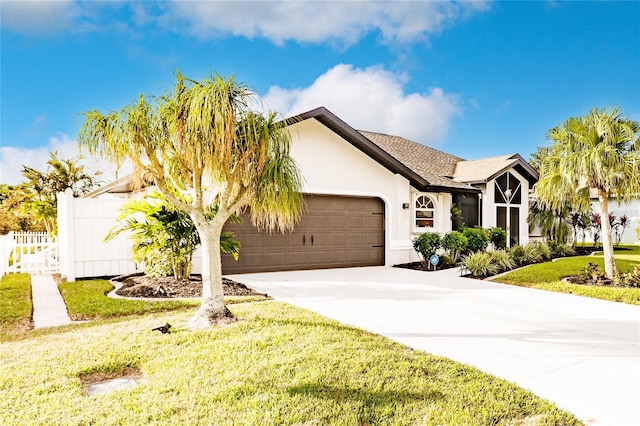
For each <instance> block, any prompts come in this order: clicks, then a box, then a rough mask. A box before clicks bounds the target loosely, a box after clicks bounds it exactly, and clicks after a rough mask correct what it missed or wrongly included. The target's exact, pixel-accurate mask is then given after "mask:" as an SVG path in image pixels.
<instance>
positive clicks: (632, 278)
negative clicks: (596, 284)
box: [614, 265, 640, 288]
mask: <svg viewBox="0 0 640 426" xmlns="http://www.w3.org/2000/svg"><path fill="white" fill-rule="evenodd" d="M614 282H615V283H616V285H620V286H624V287H635V288H639V287H640V265H637V266H636V267H635V269H634V270H633V272H629V273H626V274H619V275H618V276H617V277H616V279H615V280H614Z"/></svg>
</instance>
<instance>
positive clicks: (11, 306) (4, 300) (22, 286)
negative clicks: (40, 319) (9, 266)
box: [0, 274, 31, 341]
mask: <svg viewBox="0 0 640 426" xmlns="http://www.w3.org/2000/svg"><path fill="white" fill-rule="evenodd" d="M30 328H31V277H30V276H29V275H27V274H8V275H5V276H4V277H2V280H1V281H0V341H2V340H6V339H9V338H10V337H12V336H15V335H17V334H20V333H22V332H24V331H26V330H28V329H30Z"/></svg>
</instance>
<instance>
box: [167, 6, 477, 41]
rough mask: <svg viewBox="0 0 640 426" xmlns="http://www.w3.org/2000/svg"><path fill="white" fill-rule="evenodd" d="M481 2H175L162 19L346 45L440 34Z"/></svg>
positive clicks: (199, 31)
mask: <svg viewBox="0 0 640 426" xmlns="http://www.w3.org/2000/svg"><path fill="white" fill-rule="evenodd" d="M488 7H489V3H488V2H484V1H478V2H469V1H460V2H458V1H268V2H267V1H257V2H244V1H240V2H237V1H234V2H231V1H179V0H175V1H173V2H172V3H170V7H168V8H167V9H168V10H167V13H166V14H165V15H164V16H163V21H164V22H165V23H166V22H171V25H174V26H179V27H180V29H181V30H185V26H184V25H181V24H178V22H180V21H186V22H187V23H188V25H189V28H188V29H187V30H188V31H190V32H191V33H192V34H194V35H196V36H198V37H201V38H208V37H212V36H214V37H215V36H222V35H228V34H231V35H235V36H244V37H247V38H255V37H264V38H267V39H269V40H271V41H273V42H274V43H277V44H281V43H283V42H284V41H286V40H295V41H299V42H311V43H319V42H324V41H334V42H339V43H340V44H341V45H345V46H348V45H351V44H353V43H355V42H357V41H358V40H359V39H360V38H362V37H363V36H365V35H366V34H367V33H369V32H371V31H374V30H380V32H381V34H382V37H383V39H384V40H385V41H386V42H389V43H391V42H407V41H412V40H420V39H424V38H426V36H427V35H428V34H429V33H434V32H439V31H441V30H442V29H443V28H444V27H445V26H447V25H449V24H451V23H452V22H453V21H455V20H456V19H458V18H460V17H465V16H468V15H470V14H473V13H476V12H478V11H483V10H486V9H488Z"/></svg>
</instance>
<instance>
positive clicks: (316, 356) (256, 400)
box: [0, 302, 580, 425]
mask: <svg viewBox="0 0 640 426" xmlns="http://www.w3.org/2000/svg"><path fill="white" fill-rule="evenodd" d="M231 309H232V310H233V312H234V314H236V315H237V316H238V317H239V318H240V321H239V322H237V323H235V324H232V325H230V326H226V327H222V328H215V329H212V330H206V331H198V332H190V331H187V330H186V329H185V327H186V323H187V321H188V319H189V317H190V316H191V315H192V314H193V312H192V310H188V311H187V310H184V311H174V312H164V313H153V314H146V315H144V316H140V317H138V318H130V319H128V320H126V321H123V320H119V321H117V322H107V323H100V324H95V325H89V324H85V325H84V326H82V327H78V326H72V327H61V328H58V329H55V331H53V330H52V331H51V332H49V333H47V334H46V335H37V334H36V335H34V336H33V337H30V338H27V339H24V340H21V341H12V342H5V343H3V344H1V345H0V358H1V359H2V360H3V362H2V365H1V366H0V368H1V369H2V374H0V392H1V393H2V398H0V424H7V425H11V424H75V425H80V424H101V425H115V424H119V425H139V424H152V425H153V424H215V425H284V424H287V425H293V424H297V425H393V424H395V425H410V424H438V425H462V424H477V425H480V424H482V425H489V424H491V425H519V424H527V425H529V424H532V425H533V424H544V425H574V424H580V422H579V421H578V420H577V419H576V418H575V417H574V416H572V415H571V414H568V413H566V412H563V411H560V410H559V409H557V408H556V407H555V406H553V405H552V404H551V403H548V402H546V401H544V400H541V399H540V398H537V397H536V396H534V395H533V394H531V393H529V392H528V391H525V390H523V389H520V388H518V387H517V386H515V385H513V384H510V383H508V382H506V381H504V380H502V379H499V378H496V377H493V376H489V375H487V374H484V373H482V372H480V371H478V370H476V369H475V368H472V367H468V366H465V365H462V364H460V363H456V362H454V361H450V360H448V359H445V358H442V357H436V356H432V355H428V354H426V353H423V352H420V351H417V350H412V349H409V348H407V347H405V346H403V345H400V344H398V343H394V342H392V341H390V340H389V339H386V338H384V337H382V336H378V335H373V334H370V333H367V332H364V331H361V330H358V329H355V328H351V327H347V326H344V325H341V324H339V323H338V322H336V321H331V320H327V319H325V318H323V317H321V316H319V315H317V314H314V313H311V312H308V311H305V310H301V309H298V308H294V307H292V306H289V305H286V304H284V303H279V302H261V303H251V304H243V305H233V306H231ZM165 321H168V322H169V323H171V324H173V328H172V331H173V333H171V334H160V333H157V332H153V331H151V328H152V327H154V326H157V325H159V324H163V323H164V322H165ZM126 369H129V370H131V369H139V370H140V371H141V373H142V374H143V375H144V378H143V380H142V382H141V383H140V384H139V386H138V387H136V388H133V389H129V390H120V391H115V392H113V393H109V394H104V395H100V396H87V394H86V393H85V391H84V390H83V387H82V382H81V379H80V377H81V376H84V375H87V374H92V373H117V372H118V371H120V370H126Z"/></svg>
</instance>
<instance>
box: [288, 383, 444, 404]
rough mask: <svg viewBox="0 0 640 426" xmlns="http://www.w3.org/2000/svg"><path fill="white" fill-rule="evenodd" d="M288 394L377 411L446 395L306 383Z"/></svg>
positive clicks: (292, 388)
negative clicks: (348, 403) (386, 406)
mask: <svg viewBox="0 0 640 426" xmlns="http://www.w3.org/2000/svg"><path fill="white" fill-rule="evenodd" d="M288 392H289V394H290V395H292V396H296V395H302V396H305V397H311V398H322V399H331V400H334V401H335V402H337V403H344V402H345V401H353V402H361V403H363V404H366V405H367V407H368V408H371V409H376V407H378V408H379V407H380V405H381V404H390V405H398V404H405V403H411V402H415V401H424V402H427V401H436V400H441V399H443V398H444V397H445V395H444V394H443V393H442V392H440V391H437V390H431V391H424V392H419V393H418V392H407V391H398V390H388V391H382V390H381V391H373V390H369V389H362V388H350V387H339V386H330V385H326V384H323V383H305V384H301V385H298V386H294V387H290V388H289V389H288Z"/></svg>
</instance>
